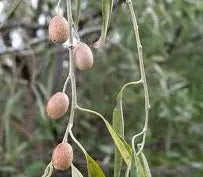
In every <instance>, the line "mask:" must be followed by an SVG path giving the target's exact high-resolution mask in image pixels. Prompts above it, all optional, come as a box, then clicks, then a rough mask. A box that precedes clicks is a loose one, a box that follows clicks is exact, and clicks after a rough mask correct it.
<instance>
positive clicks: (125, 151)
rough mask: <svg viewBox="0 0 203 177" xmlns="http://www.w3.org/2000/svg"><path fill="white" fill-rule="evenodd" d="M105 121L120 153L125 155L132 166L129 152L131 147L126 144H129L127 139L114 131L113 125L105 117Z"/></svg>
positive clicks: (126, 160)
mask: <svg viewBox="0 0 203 177" xmlns="http://www.w3.org/2000/svg"><path fill="white" fill-rule="evenodd" d="M104 122H105V124H106V126H107V128H108V131H109V133H110V135H111V137H112V138H113V140H114V143H115V145H116V147H117V148H118V150H119V151H120V154H121V156H122V157H123V159H124V161H125V163H126V164H127V165H128V166H130V163H131V152H129V149H128V148H127V147H126V145H127V143H126V141H125V140H124V139H123V138H122V137H119V135H118V134H117V133H116V132H115V131H114V129H113V128H112V126H111V125H110V124H109V122H108V121H106V120H105V119H104Z"/></svg>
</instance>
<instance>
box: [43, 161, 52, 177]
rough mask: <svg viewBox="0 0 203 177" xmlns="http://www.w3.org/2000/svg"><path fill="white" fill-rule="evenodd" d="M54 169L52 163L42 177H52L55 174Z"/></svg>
mask: <svg viewBox="0 0 203 177" xmlns="http://www.w3.org/2000/svg"><path fill="white" fill-rule="evenodd" d="M53 169H54V167H53V165H52V162H50V163H49V164H48V165H47V167H46V169H45V171H44V174H43V175H42V177H51V175H52V173H53Z"/></svg>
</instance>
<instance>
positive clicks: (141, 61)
mask: <svg viewBox="0 0 203 177" xmlns="http://www.w3.org/2000/svg"><path fill="white" fill-rule="evenodd" d="M126 2H127V4H128V7H129V10H130V14H131V18H132V22H133V28H134V32H135V38H136V42H137V50H138V59H139V64H140V73H141V79H142V81H143V82H142V84H143V87H144V96H145V122H144V128H143V130H142V132H141V133H140V134H138V135H143V138H142V143H141V147H140V149H139V151H138V152H137V154H136V156H138V155H139V154H140V153H141V152H142V151H143V148H144V145H145V139H146V133H147V129H148V119H149V109H150V104H149V93H148V87H147V80H146V76H145V68H144V62H143V53H142V45H141V42H140V35H139V29H138V23H137V18H136V15H135V11H134V7H133V3H132V0H126ZM136 137H137V135H135V136H134V137H133V138H132V148H133V150H134V151H135V144H134V141H135V138H136Z"/></svg>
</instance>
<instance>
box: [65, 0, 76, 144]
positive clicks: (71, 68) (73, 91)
mask: <svg viewBox="0 0 203 177" xmlns="http://www.w3.org/2000/svg"><path fill="white" fill-rule="evenodd" d="M71 7H72V6H71V0H67V15H68V22H69V23H68V24H69V41H70V47H69V49H68V50H69V75H68V77H67V79H66V81H65V83H64V87H63V91H65V89H66V87H67V83H68V80H69V77H70V80H71V94H72V104H71V112H70V118H69V122H68V125H67V128H66V132H65V135H64V138H63V142H67V138H68V133H69V132H70V130H71V128H72V126H73V120H74V115H75V109H76V105H77V92H76V81H75V72H74V62H73V31H72V26H73V18H72V9H71Z"/></svg>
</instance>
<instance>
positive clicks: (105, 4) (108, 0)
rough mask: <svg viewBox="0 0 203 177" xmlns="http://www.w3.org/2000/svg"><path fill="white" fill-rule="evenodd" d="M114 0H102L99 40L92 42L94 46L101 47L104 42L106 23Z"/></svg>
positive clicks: (107, 23)
mask: <svg viewBox="0 0 203 177" xmlns="http://www.w3.org/2000/svg"><path fill="white" fill-rule="evenodd" d="M113 4H114V0H102V28H101V36H100V38H99V40H98V41H97V42H96V43H94V45H93V47H94V48H96V49H97V48H102V47H103V46H104V44H105V39H106V34H107V31H108V25H109V21H110V17H111V13H112V9H113Z"/></svg>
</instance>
